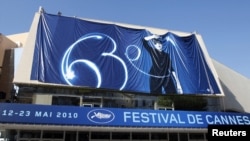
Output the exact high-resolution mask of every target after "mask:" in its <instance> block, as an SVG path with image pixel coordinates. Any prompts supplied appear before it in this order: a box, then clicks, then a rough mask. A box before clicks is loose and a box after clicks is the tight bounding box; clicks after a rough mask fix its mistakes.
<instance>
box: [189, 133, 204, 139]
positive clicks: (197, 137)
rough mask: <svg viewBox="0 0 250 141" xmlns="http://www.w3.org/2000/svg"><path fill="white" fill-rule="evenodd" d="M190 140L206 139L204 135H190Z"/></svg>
mask: <svg viewBox="0 0 250 141" xmlns="http://www.w3.org/2000/svg"><path fill="white" fill-rule="evenodd" d="M189 139H204V134H203V133H189Z"/></svg>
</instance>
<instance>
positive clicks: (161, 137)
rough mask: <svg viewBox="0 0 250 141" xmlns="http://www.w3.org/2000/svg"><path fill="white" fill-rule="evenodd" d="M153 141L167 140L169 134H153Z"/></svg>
mask: <svg viewBox="0 0 250 141" xmlns="http://www.w3.org/2000/svg"><path fill="white" fill-rule="evenodd" d="M151 139H152V140H167V139H168V134H167V133H151Z"/></svg>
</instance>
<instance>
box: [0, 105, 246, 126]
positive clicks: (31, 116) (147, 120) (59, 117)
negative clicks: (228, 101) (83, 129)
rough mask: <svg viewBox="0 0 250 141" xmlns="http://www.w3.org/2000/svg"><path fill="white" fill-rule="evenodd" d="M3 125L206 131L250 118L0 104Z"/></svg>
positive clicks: (199, 113) (242, 116)
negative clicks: (213, 126) (159, 128)
mask: <svg viewBox="0 0 250 141" xmlns="http://www.w3.org/2000/svg"><path fill="white" fill-rule="evenodd" d="M0 123H15V124H16V123H18V124H46V125H47V124H53V125H70V126H72V125H78V126H79V125H80V126H114V127H116V126H117V127H163V128H171V127H174V128H207V127H208V125H250V114H246V113H228V112H198V111H162V110H142V109H126V108H124V109H121V108H90V107H75V106H49V105H33V104H11V103H0Z"/></svg>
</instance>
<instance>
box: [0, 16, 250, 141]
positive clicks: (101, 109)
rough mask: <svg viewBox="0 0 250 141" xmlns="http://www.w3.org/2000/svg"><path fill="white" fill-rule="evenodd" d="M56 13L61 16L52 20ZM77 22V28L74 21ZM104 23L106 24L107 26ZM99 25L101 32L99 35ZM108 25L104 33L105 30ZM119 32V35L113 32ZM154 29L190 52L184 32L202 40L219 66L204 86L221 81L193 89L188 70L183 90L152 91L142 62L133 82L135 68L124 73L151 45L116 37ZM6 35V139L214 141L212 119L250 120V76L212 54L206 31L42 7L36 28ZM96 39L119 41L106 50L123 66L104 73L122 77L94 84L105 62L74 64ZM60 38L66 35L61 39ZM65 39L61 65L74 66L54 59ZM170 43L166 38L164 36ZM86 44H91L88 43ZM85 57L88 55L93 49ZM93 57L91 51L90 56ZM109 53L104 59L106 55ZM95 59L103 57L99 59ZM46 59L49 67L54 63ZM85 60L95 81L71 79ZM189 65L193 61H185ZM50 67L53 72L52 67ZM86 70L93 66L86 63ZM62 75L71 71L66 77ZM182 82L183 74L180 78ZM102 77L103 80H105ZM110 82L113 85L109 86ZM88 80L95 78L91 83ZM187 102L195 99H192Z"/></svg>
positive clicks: (1, 118) (1, 122)
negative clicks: (205, 39)
mask: <svg viewBox="0 0 250 141" xmlns="http://www.w3.org/2000/svg"><path fill="white" fill-rule="evenodd" d="M49 19H53V20H52V21H49ZM64 22H66V24H65V23H64ZM72 23H74V24H75V25H77V26H73V27H71V25H72ZM82 24H84V25H82ZM44 25H45V26H44ZM66 25H67V26H66ZM93 25H94V26H93ZM96 25H97V26H96ZM49 26H51V27H52V28H50V27H49ZM79 27H80V28H79ZM71 28H72V29H71ZM75 28H79V29H77V31H79V32H83V33H84V34H83V33H81V34H80V35H77V34H72V33H70V32H68V31H67V30H69V29H70V31H71V30H74V29H75ZM99 28H100V29H103V28H104V29H105V30H104V31H102V30H100V29H99ZM61 29H64V30H65V31H64V30H61ZM66 29H67V30H66ZM110 29H111V30H110ZM117 29H119V31H120V32H119V33H123V34H124V37H123V35H120V34H119V35H117V34H118V33H117V32H115V31H116V30H117ZM82 30H83V31H82ZM85 30H86V31H85ZM94 31H95V32H94ZM97 31H98V34H96V32H97ZM100 31H102V33H101V34H100ZM106 31H107V32H106ZM60 32H61V33H60ZM85 32H87V33H85ZM113 32H114V33H115V35H113ZM65 33H68V34H65ZM77 33H78V32H77ZM108 33H110V34H108ZM125 33H126V35H125ZM135 33H136V34H135ZM149 33H150V34H153V35H154V34H156V35H164V37H165V38H166V39H167V41H168V42H170V43H171V44H172V46H175V45H176V46H177V47H179V49H180V51H182V53H185V50H183V49H182V46H184V45H180V46H178V45H179V44H181V43H182V42H178V40H177V39H179V38H181V39H183V40H184V39H185V41H186V40H188V41H190V42H191V41H192V42H194V41H197V42H196V43H197V44H199V46H198V47H197V48H195V49H194V50H195V51H197V52H199V51H201V52H202V55H201V56H202V57H201V58H198V59H201V60H202V59H204V60H203V61H206V63H205V64H203V66H204V68H203V69H204V70H206V71H205V72H208V71H211V73H206V75H205V76H209V77H206V79H205V77H204V78H203V79H202V80H203V81H204V85H203V84H201V87H202V86H204V87H206V83H205V82H215V84H218V85H214V83H208V84H209V88H206V89H205V91H204V89H203V88H200V89H195V90H196V91H194V88H193V87H192V88H191V86H190V85H189V84H190V83H192V82H193V81H196V79H193V78H196V77H193V76H192V75H188V76H189V77H190V79H192V80H193V81H190V83H189V79H186V78H187V77H185V79H184V77H183V74H184V73H183V72H182V71H180V72H178V71H176V74H177V75H178V76H179V78H180V79H179V82H178V81H176V83H175V85H176V86H177V85H178V84H177V82H178V83H180V84H181V88H182V92H179V91H178V92H177V91H176V93H170V94H169V93H167V90H161V91H160V92H159V93H156V91H152V92H151V91H150V90H151V89H150V87H147V86H148V85H149V82H150V81H146V80H147V79H148V77H146V78H145V77H144V74H146V75H148V74H149V73H145V72H144V70H143V69H141V68H138V67H136V70H140V71H137V72H136V74H134V76H133V77H132V78H133V81H129V80H130V77H129V75H126V74H130V73H123V72H122V71H123V70H128V71H130V68H133V67H134V66H135V65H134V64H132V63H131V62H133V63H134V61H135V60H136V59H137V57H138V54H139V53H140V54H146V53H145V52H146V51H144V52H143V50H140V49H139V48H137V46H139V45H142V44H141V42H140V41H138V42H137V40H136V42H135V43H134V44H133V45H124V46H126V47H127V46H128V48H126V50H125V51H124V50H120V48H118V49H117V48H115V47H116V43H117V46H118V45H119V47H120V46H122V45H123V43H125V42H126V41H125V40H123V39H124V38H125V39H126V40H130V37H131V35H132V36H133V37H134V38H132V37H131V38H132V39H131V41H132V40H135V39H137V38H142V36H146V34H149ZM166 33H171V34H166ZM82 35H83V36H82ZM85 35H88V36H85ZM112 35H113V36H112ZM128 35H129V36H128ZM72 36H79V37H76V41H71V40H70V39H69V37H72ZM0 37H1V40H0V45H1V48H0V49H1V54H3V55H2V56H3V57H2V59H1V60H0V61H1V78H0V80H1V85H0V90H1V103H0V104H1V106H0V112H1V115H0V133H1V134H0V139H2V140H18V141H24V140H25V141H26V140H30V141H35V140H39V141H49V140H53V141H54V140H58V141H62V140H67V141H84V140H92V141H97V140H101V141H105V140H114V141H115V140H131V141H132V140H145V141H148V140H154V141H156V140H158V141H159V140H168V141H176V140H178V141H198V140H200V141H204V140H208V126H209V125H250V114H249V112H250V109H249V107H250V105H249V103H248V102H247V99H249V95H248V94H247V92H248V91H249V89H250V87H249V84H250V81H249V79H247V78H245V77H244V76H241V75H240V74H238V73H236V72H234V71H233V70H231V69H229V68H227V67H226V66H224V65H222V64H220V63H219V62H217V61H215V60H213V59H211V58H210V57H209V54H208V52H207V51H206V47H205V44H204V42H203V40H202V37H201V35H199V34H197V33H184V32H179V31H169V30H164V29H156V28H151V27H141V26H136V25H129V24H119V23H115V24H114V23H112V22H105V21H97V20H89V19H88V20H87V19H78V18H75V17H66V16H65V17H64V16H62V15H52V14H46V13H41V12H39V13H36V14H35V16H34V20H33V23H32V25H31V28H30V31H29V32H28V33H23V34H16V35H11V36H7V37H6V36H4V35H0ZM117 37H119V38H117ZM174 37H176V38H174ZM177 37H178V38H177ZM185 37H186V38H185ZM193 37H194V38H193ZM58 38H59V39H58ZM92 38H94V39H103V38H105V40H104V41H102V42H99V41H97V40H95V41H92V40H91V41H89V42H88V43H89V44H90V43H91V45H92V44H93V45H97V44H98V45H99V44H104V46H105V47H106V46H111V45H113V47H112V48H111V50H109V49H108V51H109V52H108V53H107V52H105V53H103V52H101V53H102V56H108V57H112V59H113V60H112V61H113V63H114V64H113V65H114V66H115V67H114V68H115V71H113V70H112V69H113V68H112V66H108V67H106V66H105V65H104V64H105V63H104V64H103V66H104V67H103V70H105V71H106V70H109V71H107V72H105V73H104V76H105V77H106V76H113V75H114V76H115V78H113V77H109V79H112V81H108V80H109V79H107V78H105V77H104V78H105V80H103V81H94V82H93V83H94V84H95V85H94V86H93V85H92V83H88V82H92V81H93V80H94V79H95V77H93V76H97V77H96V78H97V80H101V78H103V77H98V76H99V73H96V72H98V71H96V70H98V69H99V68H98V67H94V66H95V65H94V63H93V61H92V60H91V61H89V60H86V59H85V60H83V59H79V58H77V57H75V58H74V59H76V61H72V62H73V63H72V62H71V63H69V62H67V61H65V60H70V59H69V58H70V57H69V56H70V55H71V54H73V47H75V46H78V44H79V43H81V42H82V41H85V40H86V39H92ZM47 39H48V40H47ZM120 39H121V41H120ZM171 39H172V40H171ZM174 39H175V40H174ZM56 40H59V41H58V42H56ZM118 41H119V42H118ZM68 42H70V43H68ZM61 43H63V44H68V45H67V46H68V47H69V49H68V50H67V49H66V51H65V52H66V53H65V54H66V55H65V56H66V57H61V58H60V57H59V59H62V58H63V59H62V63H61V64H66V65H65V66H67V65H68V64H72V65H68V66H67V67H68V68H66V69H64V68H63V67H62V66H63V65H61V66H60V64H58V62H56V61H55V62H50V60H51V61H53V60H57V59H58V58H57V56H59V55H60V54H62V52H61V51H60V50H59V48H63V47H62V46H60V44H61ZM86 44H87V43H86ZM164 44H166V43H165V42H164ZM79 46H80V45H79ZM82 46H86V45H85V44H83V45H82V44H81V47H82ZM176 46H175V47H176ZM187 47H189V46H187ZM55 48H57V49H56V52H53V51H54V49H55ZM114 49H117V50H118V51H121V52H122V51H124V52H125V55H124V54H121V55H120V54H119V55H117V54H114V53H113V52H112V51H114ZM128 49H130V50H128ZM132 49H133V50H132ZM196 49H197V50H196ZM172 50H174V49H172ZM172 50H171V52H169V53H170V54H174V55H173V56H176V53H179V50H177V49H176V48H175V50H177V51H172ZM189 50H190V49H189ZM85 51H86V52H87V51H88V50H85ZM127 51H130V52H131V51H134V52H133V53H134V54H132V53H130V54H129V53H128V52H127ZM57 52H59V54H57ZM49 53H51V54H53V56H50V55H49ZM74 53H76V54H77V55H76V56H79V55H80V54H81V53H80V51H79V50H77V51H76V52H74ZM90 53H91V52H90ZM98 53H99V50H94V54H98ZM82 54H83V53H82ZM122 55H124V56H122ZM147 55H148V54H146V55H145V56H146V57H145V56H144V57H145V58H144V61H142V63H141V64H142V65H143V63H144V62H146V61H145V60H146V59H148V56H147ZM85 56H88V53H87V54H85ZM92 56H93V55H90V57H92ZM122 57H124V58H125V59H126V57H127V58H128V61H127V62H130V63H131V64H132V65H131V66H130V67H127V66H128V65H127V64H126V63H127V62H126V61H123V60H125V59H124V58H122ZM192 57H193V56H192ZM192 57H191V58H192ZM65 58H66V59H65ZM35 59H37V60H35ZM77 59H78V60H77ZM106 59H107V58H104V59H101V61H103V60H106ZM178 59H180V60H181V59H182V58H181V57H180V58H176V60H178ZM34 60H35V61H34ZM41 60H43V61H44V62H43V61H41ZM48 60H49V61H48ZM93 60H95V57H94V58H93ZM107 60H108V59H107ZM185 60H188V59H185ZM46 61H47V62H46ZM192 61H193V60H191V61H190V62H192ZM117 62H118V63H117ZM177 62H178V61H177ZM46 63H48V64H49V65H47V66H46ZM77 63H83V64H84V65H86V66H88V67H89V66H91V68H93V70H95V71H94V72H95V75H92V72H91V71H86V72H85V73H88V75H90V76H89V79H88V80H87V82H82V81H80V82H79V83H77V82H76V81H71V79H69V78H70V77H73V75H72V74H75V75H76V74H81V73H79V72H78V70H76V71H74V73H66V72H67V71H68V70H69V68H70V69H71V68H73V67H74V65H75V64H77ZM164 63H165V62H164ZM117 64H118V65H117ZM148 65H150V64H145V67H143V68H145V69H147V66H148ZM151 65H152V64H151ZM43 66H46V67H43ZM54 66H60V67H61V70H62V71H60V72H58V71H56V70H55V69H54ZM183 66H184V67H188V65H185V63H184V65H183ZM183 66H182V65H180V64H175V66H174V68H175V70H176V69H178V68H182V67H183ZM117 67H122V69H119V70H116V69H117ZM191 67H192V66H191ZM124 68H125V69H124ZM207 68H208V69H209V70H208V69H207ZM48 69H50V70H49V71H46V70H48ZM81 69H85V68H84V67H82V66H81ZM101 69H102V68H101ZM203 69H202V70H203ZM44 70H45V71H44ZM204 70H203V71H201V73H202V72H204ZM110 71H111V72H112V73H110ZM131 72H132V71H131ZM138 72H143V75H142V76H141V74H138ZM48 73H49V74H48ZM50 73H51V74H50ZM59 74H62V76H65V77H64V78H62V77H61V76H59ZM70 74H71V75H70ZM100 74H101V73H100ZM210 74H212V75H210ZM102 75H103V74H102ZM150 75H151V73H150ZM100 76H101V75H100ZM139 76H141V77H139ZM180 76H182V77H180ZM194 76H196V75H194ZM86 77H87V76H86ZM138 77H139V78H140V79H139V80H140V81H141V79H142V80H143V83H141V82H140V83H137V81H138V80H137V78H138ZM150 77H153V76H150ZM54 78H55V79H56V80H55V79H54ZM182 78H183V79H184V80H182ZM58 79H59V80H64V81H59V80H58ZM57 80H58V81H57ZM81 80H82V79H81ZM120 80H121V81H120ZM124 80H128V81H124ZM175 80H177V79H176V77H175ZM206 80H208V81H206ZM232 80H233V81H232ZM98 82H102V83H100V85H99V83H98ZM125 82H126V83H125ZM127 82H128V83H127ZM242 82H244V83H242ZM103 83H105V84H106V85H102V84H103ZM81 84H83V86H81ZM86 84H89V86H88V85H86ZM146 84H147V85H146ZM195 88H197V87H195ZM144 90H145V91H144ZM216 91H217V92H216ZM164 92H166V93H164ZM151 93H156V94H151ZM184 99H185V100H184ZM188 99H189V100H188ZM190 99H191V100H190ZM162 100H163V103H164V102H165V103H166V104H162V103H161V102H160V101H162ZM185 102H187V104H186V105H185ZM199 102H202V103H199ZM204 103H205V106H204ZM196 104H197V105H196Z"/></svg>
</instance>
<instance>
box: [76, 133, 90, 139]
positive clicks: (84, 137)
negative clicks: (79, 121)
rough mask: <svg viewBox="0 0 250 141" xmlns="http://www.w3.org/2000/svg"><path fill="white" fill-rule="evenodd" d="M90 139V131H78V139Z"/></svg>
mask: <svg viewBox="0 0 250 141" xmlns="http://www.w3.org/2000/svg"><path fill="white" fill-rule="evenodd" d="M88 140H89V132H79V133H78V141H88Z"/></svg>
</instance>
